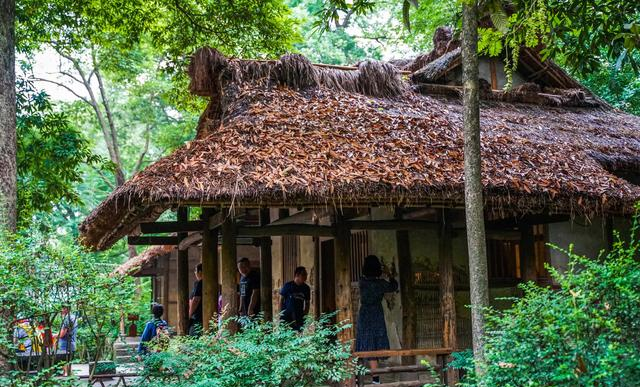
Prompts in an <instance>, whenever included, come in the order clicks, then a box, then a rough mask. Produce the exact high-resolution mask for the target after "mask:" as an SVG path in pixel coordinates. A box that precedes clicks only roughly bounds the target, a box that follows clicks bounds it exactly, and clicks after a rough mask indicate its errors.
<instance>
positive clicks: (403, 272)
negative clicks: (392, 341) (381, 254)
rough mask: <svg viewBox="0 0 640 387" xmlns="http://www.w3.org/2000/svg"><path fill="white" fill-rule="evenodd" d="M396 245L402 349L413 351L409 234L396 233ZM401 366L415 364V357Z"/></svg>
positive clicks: (413, 322)
mask: <svg viewBox="0 0 640 387" xmlns="http://www.w3.org/2000/svg"><path fill="white" fill-rule="evenodd" d="M396 244H397V248H398V269H399V277H400V278H399V279H400V302H401V304H402V347H403V348H409V349H413V348H415V346H416V324H417V321H416V299H415V293H414V291H413V280H414V275H413V264H412V262H411V246H410V244H409V232H408V231H406V230H399V231H396ZM402 364H404V365H409V364H415V357H403V358H402Z"/></svg>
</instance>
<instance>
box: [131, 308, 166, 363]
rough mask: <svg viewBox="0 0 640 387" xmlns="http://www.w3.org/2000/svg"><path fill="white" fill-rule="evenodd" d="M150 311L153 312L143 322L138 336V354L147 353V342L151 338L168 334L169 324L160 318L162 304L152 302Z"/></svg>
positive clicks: (162, 312)
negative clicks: (151, 315)
mask: <svg viewBox="0 0 640 387" xmlns="http://www.w3.org/2000/svg"><path fill="white" fill-rule="evenodd" d="M151 313H152V314H153V318H152V319H151V320H150V321H148V322H147V323H146V324H145V326H144V331H143V332H142V337H140V344H138V353H139V354H140V355H145V354H147V353H148V350H149V348H148V346H147V344H148V343H149V342H150V341H151V340H153V338H155V337H159V336H161V335H166V336H168V330H169V324H167V322H166V321H165V320H163V319H162V315H163V314H164V307H163V306H162V304H157V303H155V302H154V303H153V305H152V306H151Z"/></svg>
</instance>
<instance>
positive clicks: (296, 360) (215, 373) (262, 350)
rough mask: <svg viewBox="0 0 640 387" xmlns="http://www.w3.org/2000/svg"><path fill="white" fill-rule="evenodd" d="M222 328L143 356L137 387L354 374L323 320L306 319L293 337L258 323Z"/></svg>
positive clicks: (321, 380)
mask: <svg viewBox="0 0 640 387" xmlns="http://www.w3.org/2000/svg"><path fill="white" fill-rule="evenodd" d="M231 322H235V319H232V320H229V321H227V322H225V323H224V324H223V327H222V328H221V329H219V330H216V331H214V332H211V333H206V334H204V335H203V336H202V337H199V338H193V337H179V338H175V339H172V340H171V341H170V344H169V347H168V348H167V349H166V351H163V352H158V353H152V354H151V355H149V356H147V357H146V358H145V361H144V363H145V368H144V369H145V370H144V377H146V380H144V381H141V382H140V383H141V384H140V385H141V386H167V387H172V386H180V387H190V386H211V387H231V386H233V387H245V386H246V387H255V386H262V387H276V386H277V387H280V386H283V387H284V386H310V385H319V384H326V383H328V382H337V381H341V380H344V379H347V378H349V377H351V376H353V375H354V372H356V370H358V367H357V366H356V363H355V360H354V359H351V350H350V349H351V344H350V343H347V344H344V343H341V342H339V341H338V340H336V335H337V334H338V332H340V331H341V330H344V329H347V328H348V326H347V325H344V324H340V325H337V326H335V325H331V324H330V319H329V317H328V316H323V317H322V318H320V319H319V320H317V321H313V320H311V319H310V320H308V321H307V324H306V325H305V328H304V330H303V331H302V332H301V333H298V332H296V331H294V330H292V329H290V328H289V327H287V326H284V325H281V324H279V323H277V322H276V323H273V322H267V321H264V320H262V319H257V320H254V321H250V322H247V321H245V323H246V324H247V325H245V327H244V328H243V329H241V330H240V331H239V332H238V333H236V334H235V335H231V334H229V333H228V330H227V329H225V328H226V327H227V326H228V324H229V323H231Z"/></svg>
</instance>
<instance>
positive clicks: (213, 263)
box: [201, 208, 218, 331]
mask: <svg viewBox="0 0 640 387" xmlns="http://www.w3.org/2000/svg"><path fill="white" fill-rule="evenodd" d="M213 212H214V211H213V209H211V208H203V209H202V221H203V223H204V227H203V229H202V249H201V262H202V328H203V329H204V330H205V331H208V330H209V328H210V327H209V322H210V321H211V319H212V318H213V317H214V316H215V314H216V313H217V311H218V229H214V230H209V218H211V215H213Z"/></svg>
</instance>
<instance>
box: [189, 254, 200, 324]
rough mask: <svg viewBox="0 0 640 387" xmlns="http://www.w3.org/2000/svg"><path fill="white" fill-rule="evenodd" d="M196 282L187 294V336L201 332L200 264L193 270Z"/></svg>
mask: <svg viewBox="0 0 640 387" xmlns="http://www.w3.org/2000/svg"><path fill="white" fill-rule="evenodd" d="M194 274H195V276H196V282H194V283H193V290H192V291H191V295H190V296H189V336H200V334H201V333H202V264H201V263H199V264H198V265H197V266H196V270H195V272H194Z"/></svg>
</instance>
